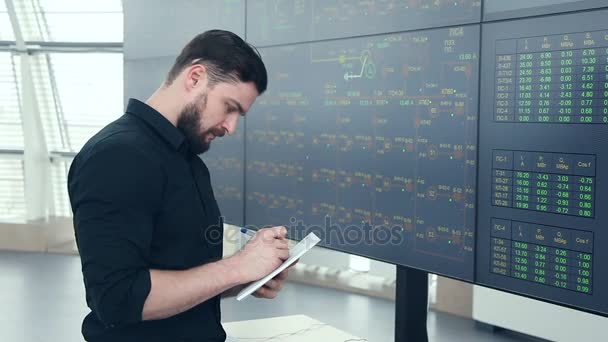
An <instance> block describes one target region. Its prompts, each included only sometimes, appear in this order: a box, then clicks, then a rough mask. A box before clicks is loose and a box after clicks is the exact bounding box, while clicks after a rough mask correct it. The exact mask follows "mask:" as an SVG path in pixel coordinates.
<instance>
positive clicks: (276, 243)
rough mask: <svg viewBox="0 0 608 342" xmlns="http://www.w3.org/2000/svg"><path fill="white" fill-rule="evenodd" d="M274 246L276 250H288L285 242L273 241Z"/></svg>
mask: <svg viewBox="0 0 608 342" xmlns="http://www.w3.org/2000/svg"><path fill="white" fill-rule="evenodd" d="M274 246H275V247H276V248H278V249H289V244H288V243H287V240H281V239H275V240H274Z"/></svg>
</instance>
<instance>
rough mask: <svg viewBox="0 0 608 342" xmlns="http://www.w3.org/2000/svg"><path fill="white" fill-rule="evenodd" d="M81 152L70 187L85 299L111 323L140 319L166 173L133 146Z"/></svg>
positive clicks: (103, 319) (104, 320)
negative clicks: (86, 152) (85, 153)
mask: <svg viewBox="0 0 608 342" xmlns="http://www.w3.org/2000/svg"><path fill="white" fill-rule="evenodd" d="M81 157H82V158H77V159H76V160H75V161H74V165H72V169H71V170H70V174H69V179H68V191H69V195H70V201H71V204H72V210H73V212H74V228H75V234H76V242H77V245H78V250H79V253H80V257H81V262H82V273H83V277H84V283H85V288H86V292H87V302H88V305H89V307H90V308H91V310H92V311H93V312H94V313H95V314H96V315H97V317H98V318H99V320H100V321H101V322H102V323H103V324H105V325H106V326H109V327H114V326H120V325H126V324H131V323H136V322H140V321H141V320H142V311H143V306H144V303H145V301H146V298H147V297H148V294H149V292H150V288H151V280H150V272H149V264H148V262H147V260H149V258H148V257H149V253H150V248H151V240H152V234H153V230H154V217H155V215H156V214H157V213H158V211H159V210H160V208H161V202H162V192H163V180H164V173H163V171H162V168H161V166H160V163H159V162H157V161H153V160H152V159H151V158H150V157H148V156H146V155H145V154H144V153H143V152H141V151H138V150H137V149H135V148H131V147H127V148H125V146H111V145H110V146H104V147H102V148H98V149H96V150H95V151H94V152H90V151H89V154H88V155H86V156H81Z"/></svg>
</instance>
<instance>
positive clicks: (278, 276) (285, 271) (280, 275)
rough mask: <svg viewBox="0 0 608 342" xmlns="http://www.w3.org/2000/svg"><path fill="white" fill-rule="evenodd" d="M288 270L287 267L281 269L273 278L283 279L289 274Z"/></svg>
mask: <svg viewBox="0 0 608 342" xmlns="http://www.w3.org/2000/svg"><path fill="white" fill-rule="evenodd" d="M288 270H289V268H287V269H285V270H283V271H281V273H279V274H277V275H276V276H275V277H274V279H277V280H285V279H287V276H288V275H289V271H288Z"/></svg>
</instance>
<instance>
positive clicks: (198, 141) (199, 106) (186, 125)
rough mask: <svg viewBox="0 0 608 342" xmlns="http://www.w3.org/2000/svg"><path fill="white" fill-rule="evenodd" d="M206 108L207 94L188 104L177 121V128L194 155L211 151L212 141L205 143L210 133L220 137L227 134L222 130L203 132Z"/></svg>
mask: <svg viewBox="0 0 608 342" xmlns="http://www.w3.org/2000/svg"><path fill="white" fill-rule="evenodd" d="M205 108H207V93H204V94H201V95H200V96H199V97H198V98H197V99H196V100H195V101H194V102H192V103H189V104H187V105H186V106H185V107H184V109H182V111H181V113H180V115H179V118H178V119H177V128H178V129H179V130H180V131H181V132H182V133H183V134H184V136H185V138H186V141H187V142H188V145H189V147H190V151H192V152H193V153H194V154H201V153H205V152H207V151H208V150H209V147H211V146H210V145H211V141H209V142H207V141H205V138H206V136H207V135H208V133H211V134H213V135H215V136H218V137H221V136H224V133H225V132H224V130H222V129H217V128H210V129H207V128H205V127H203V131H202V132H201V130H200V127H201V124H200V122H201V118H202V117H203V115H204V111H205Z"/></svg>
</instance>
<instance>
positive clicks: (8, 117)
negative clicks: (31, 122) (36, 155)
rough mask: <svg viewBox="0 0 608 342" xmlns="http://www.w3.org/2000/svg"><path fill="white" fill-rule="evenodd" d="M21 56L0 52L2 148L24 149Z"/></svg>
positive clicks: (0, 125)
mask: <svg viewBox="0 0 608 342" xmlns="http://www.w3.org/2000/svg"><path fill="white" fill-rule="evenodd" d="M18 62H19V58H18V57H14V56H12V54H11V53H10V52H0V148H1V149H9V150H12V149H23V131H22V129H21V108H20V99H19V97H20V94H19V90H18V84H19V83H18V80H17V77H18V75H20V72H19V63H18Z"/></svg>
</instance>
